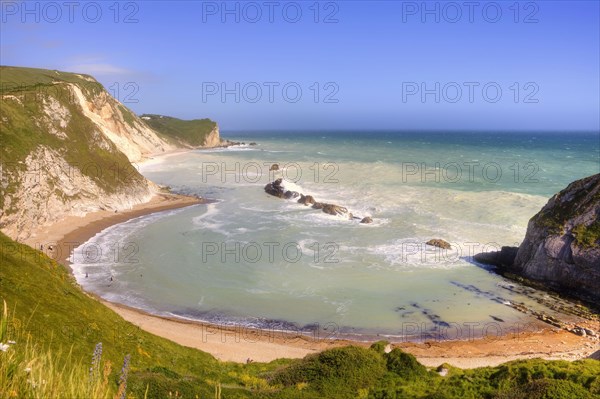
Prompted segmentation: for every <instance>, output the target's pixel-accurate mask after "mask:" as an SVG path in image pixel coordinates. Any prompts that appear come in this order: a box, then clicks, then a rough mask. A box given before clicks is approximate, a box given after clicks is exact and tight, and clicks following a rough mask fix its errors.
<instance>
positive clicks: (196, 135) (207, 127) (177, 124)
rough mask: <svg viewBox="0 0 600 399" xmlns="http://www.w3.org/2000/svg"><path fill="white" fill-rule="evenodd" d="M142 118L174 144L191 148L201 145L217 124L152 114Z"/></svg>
mask: <svg viewBox="0 0 600 399" xmlns="http://www.w3.org/2000/svg"><path fill="white" fill-rule="evenodd" d="M142 118H144V122H146V123H147V124H148V125H149V126H150V127H151V128H153V129H154V130H156V131H157V132H159V133H160V134H161V135H162V136H163V137H166V138H167V139H169V140H170V141H172V142H174V143H183V144H188V145H191V146H200V145H202V144H203V143H204V139H205V138H206V136H207V135H208V134H209V133H210V132H211V131H212V130H213V129H214V128H215V127H216V126H217V123H216V122H213V121H211V120H210V119H193V120H183V119H177V118H172V117H170V116H161V115H153V114H144V115H142ZM146 118H150V119H146Z"/></svg>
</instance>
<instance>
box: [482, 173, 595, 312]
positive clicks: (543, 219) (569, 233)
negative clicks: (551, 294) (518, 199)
mask: <svg viewBox="0 0 600 399" xmlns="http://www.w3.org/2000/svg"><path fill="white" fill-rule="evenodd" d="M502 249H503V250H502V251H500V253H488V254H479V255H476V256H475V260H477V261H480V262H482V263H489V264H494V265H497V266H501V267H502V271H504V272H508V273H514V274H516V275H518V276H522V277H525V278H527V279H531V280H533V281H536V282H540V283H543V284H544V285H545V286H547V287H550V288H553V289H556V290H558V291H561V292H565V293H567V294H569V295H572V296H575V297H578V298H581V299H584V300H591V301H593V302H596V303H600V174H596V175H593V176H589V177H586V178H584V179H581V180H577V181H575V182H573V183H571V184H569V186H568V187H567V188H565V189H564V190H562V191H560V192H559V193H557V194H555V195H554V196H553V197H552V198H550V200H549V201H548V203H547V204H546V205H545V206H544V207H543V208H542V209H541V211H540V212H539V213H538V214H536V215H535V216H534V217H532V218H531V219H530V221H529V224H528V225H527V233H526V235H525V239H524V240H523V242H522V243H521V245H520V246H519V248H518V250H517V251H516V254H514V249H510V250H505V249H504V248H502ZM513 254H514V260H513V261H512V262H511V257H512V256H513Z"/></svg>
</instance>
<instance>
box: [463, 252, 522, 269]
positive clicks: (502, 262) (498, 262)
mask: <svg viewBox="0 0 600 399" xmlns="http://www.w3.org/2000/svg"><path fill="white" fill-rule="evenodd" d="M518 250H519V247H502V248H501V249H500V251H493V252H482V253H479V254H477V255H475V256H473V259H474V260H476V261H477V262H479V263H485V264H486V265H493V266H497V267H500V268H509V267H511V266H512V264H513V263H514V261H515V258H516V256H517V251H518Z"/></svg>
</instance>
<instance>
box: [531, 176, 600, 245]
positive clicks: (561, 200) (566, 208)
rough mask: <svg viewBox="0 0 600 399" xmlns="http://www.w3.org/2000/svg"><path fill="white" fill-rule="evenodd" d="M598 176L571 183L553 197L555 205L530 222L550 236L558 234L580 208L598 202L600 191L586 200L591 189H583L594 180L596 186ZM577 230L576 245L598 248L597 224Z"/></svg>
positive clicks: (577, 213) (579, 227) (575, 215)
mask: <svg viewBox="0 0 600 399" xmlns="http://www.w3.org/2000/svg"><path fill="white" fill-rule="evenodd" d="M598 176H599V175H593V176H589V177H586V178H584V179H581V180H577V181H575V182H573V183H571V184H570V185H569V186H568V187H567V188H566V189H564V190H562V191H560V192H559V193H557V194H556V195H555V197H556V198H555V204H554V206H553V207H552V208H551V209H547V210H542V211H540V212H539V213H538V214H536V215H535V216H533V217H532V218H531V220H532V221H533V222H534V223H535V224H537V225H538V226H542V227H545V228H546V229H547V230H548V232H549V233H551V234H560V233H561V232H562V231H563V230H564V227H565V223H566V222H567V221H568V220H572V219H574V218H575V217H577V216H578V215H579V214H581V212H582V208H585V207H586V206H588V205H589V204H590V203H592V202H599V201H600V191H598V192H597V193H596V195H594V196H593V197H592V198H587V197H588V196H589V192H590V190H591V189H593V187H592V188H589V187H588V188H587V189H586V188H585V186H586V185H588V184H592V183H593V180H596V182H595V185H596V186H597V185H598ZM586 199H587V200H586ZM577 228H578V229H579V230H578V231H579V234H578V235H579V237H577V231H575V230H574V232H575V233H576V239H577V243H578V244H582V245H584V246H589V247H591V246H600V244H599V243H598V242H597V238H598V229H600V227H598V222H596V223H594V224H593V225H592V226H588V227H587V228H586V227H585V226H583V227H581V226H577ZM588 229H589V231H585V230H588ZM594 238H596V240H594Z"/></svg>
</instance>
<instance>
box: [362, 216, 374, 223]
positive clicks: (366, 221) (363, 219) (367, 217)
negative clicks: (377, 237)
mask: <svg viewBox="0 0 600 399" xmlns="http://www.w3.org/2000/svg"><path fill="white" fill-rule="evenodd" d="M360 222H361V223H373V219H371V218H370V217H369V216H365V217H364V218H362V220H361V221H360Z"/></svg>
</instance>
